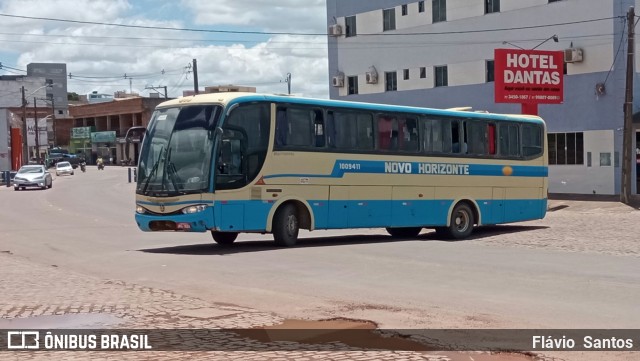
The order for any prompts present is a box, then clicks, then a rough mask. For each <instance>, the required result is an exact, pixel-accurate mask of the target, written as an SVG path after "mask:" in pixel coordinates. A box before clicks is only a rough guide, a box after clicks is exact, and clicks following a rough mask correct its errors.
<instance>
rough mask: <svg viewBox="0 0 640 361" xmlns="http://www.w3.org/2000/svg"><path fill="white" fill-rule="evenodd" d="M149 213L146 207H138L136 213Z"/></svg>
mask: <svg viewBox="0 0 640 361" xmlns="http://www.w3.org/2000/svg"><path fill="white" fill-rule="evenodd" d="M146 212H147V210H146V209H144V207H142V206H136V213H138V214H145V213H146Z"/></svg>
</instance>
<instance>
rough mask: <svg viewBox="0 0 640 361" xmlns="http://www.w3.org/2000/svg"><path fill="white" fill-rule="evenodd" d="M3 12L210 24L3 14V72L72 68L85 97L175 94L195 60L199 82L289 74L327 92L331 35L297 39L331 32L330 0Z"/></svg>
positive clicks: (5, 1)
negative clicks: (163, 89)
mask: <svg viewBox="0 0 640 361" xmlns="http://www.w3.org/2000/svg"><path fill="white" fill-rule="evenodd" d="M0 15H13V16H16V15H17V16H28V17H38V18H48V19H64V20H76V21H82V22H95V23H108V24H124V25H136V26H141V27H162V28H171V29H179V28H182V29H194V30H206V31H179V30H160V29H148V28H131V27H117V26H110V25H100V24H86V23H73V22H60V21H50V20H37V19H25V18H19V17H11V16H0V62H1V63H2V65H3V68H2V69H0V75H9V74H24V73H23V72H20V71H19V70H26V67H27V64H28V63H32V62H34V63H46V62H60V63H66V64H67V72H68V73H70V74H71V79H68V90H69V91H73V92H77V93H79V94H86V93H89V92H91V91H98V92H101V93H102V92H104V93H112V92H113V91H115V90H126V91H127V92H128V91H129V90H130V89H132V90H133V92H138V93H140V94H143V95H147V94H149V90H145V87H148V86H165V85H166V86H167V87H168V90H169V96H178V95H181V94H182V90H189V89H193V73H192V72H191V70H192V69H190V68H189V64H190V63H191V62H192V59H197V63H198V80H199V84H200V88H203V87H204V86H207V85H222V84H237V85H249V86H256V87H257V88H258V91H259V92H268V93H286V92H287V84H286V83H285V82H284V80H285V79H286V76H287V73H291V74H292V81H291V85H292V93H295V94H299V95H304V96H312V97H321V98H327V97H328V75H327V71H328V70H327V69H328V65H327V45H326V36H313V35H300V34H319V33H326V23H327V22H326V9H325V1H324V0H175V1H158V0H0ZM219 31H222V32H219ZM238 32H252V33H250V34H248V33H244V34H243V33H238ZM265 33H266V34H265ZM269 33H279V34H269ZM7 66H8V67H11V68H14V69H10V68H7ZM15 69H18V70H15ZM125 74H126V75H127V77H126V78H125ZM130 79H131V80H130Z"/></svg>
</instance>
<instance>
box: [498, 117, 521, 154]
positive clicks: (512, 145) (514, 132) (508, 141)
mask: <svg viewBox="0 0 640 361" xmlns="http://www.w3.org/2000/svg"><path fill="white" fill-rule="evenodd" d="M518 134H519V132H518V125H517V124H500V126H499V127H498V138H499V143H498V152H499V154H500V155H501V156H503V157H517V156H519V155H520V140H519V136H518Z"/></svg>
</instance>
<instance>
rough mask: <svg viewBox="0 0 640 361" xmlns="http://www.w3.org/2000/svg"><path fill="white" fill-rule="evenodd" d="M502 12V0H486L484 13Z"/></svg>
mask: <svg viewBox="0 0 640 361" xmlns="http://www.w3.org/2000/svg"><path fill="white" fill-rule="evenodd" d="M499 12H500V0H484V13H485V14H491V13H499Z"/></svg>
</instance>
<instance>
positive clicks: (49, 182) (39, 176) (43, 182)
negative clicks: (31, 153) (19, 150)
mask: <svg viewBox="0 0 640 361" xmlns="http://www.w3.org/2000/svg"><path fill="white" fill-rule="evenodd" d="M52 186H53V179H51V174H50V173H49V172H48V171H47V170H46V169H45V168H44V166H43V165H25V166H22V167H21V168H20V170H19V171H18V173H17V174H16V176H15V177H14V178H13V189H14V190H18V189H25V188H27V187H40V188H42V189H45V188H51V187H52Z"/></svg>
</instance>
